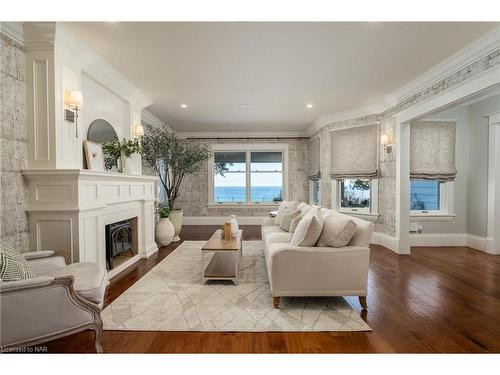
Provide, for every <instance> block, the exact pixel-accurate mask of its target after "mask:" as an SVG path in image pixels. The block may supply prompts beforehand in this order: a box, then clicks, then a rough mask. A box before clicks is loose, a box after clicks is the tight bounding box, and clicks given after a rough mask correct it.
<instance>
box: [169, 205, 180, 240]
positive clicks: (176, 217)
mask: <svg viewBox="0 0 500 375" xmlns="http://www.w3.org/2000/svg"><path fill="white" fill-rule="evenodd" d="M182 216H183V212H182V210H172V211H170V213H169V214H168V217H169V219H170V221H171V222H172V224H173V225H174V229H175V234H174V238H173V239H172V242H176V241H180V240H181V238H180V237H179V233H181V228H182Z"/></svg>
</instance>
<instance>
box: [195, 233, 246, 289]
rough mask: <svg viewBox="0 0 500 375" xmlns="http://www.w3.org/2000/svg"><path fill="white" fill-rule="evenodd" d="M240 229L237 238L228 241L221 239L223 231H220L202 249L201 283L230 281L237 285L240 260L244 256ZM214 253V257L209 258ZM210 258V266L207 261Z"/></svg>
mask: <svg viewBox="0 0 500 375" xmlns="http://www.w3.org/2000/svg"><path fill="white" fill-rule="evenodd" d="M242 234H243V231H242V230H241V229H240V230H239V231H238V235H237V236H236V237H235V238H231V239H230V240H228V241H226V240H224V239H223V238H221V230H220V229H218V230H217V231H215V233H214V234H213V235H212V237H210V239H209V240H208V241H207V243H206V244H205V245H203V247H202V248H201V281H202V284H205V283H206V282H207V280H230V281H232V282H233V283H234V284H235V285H237V280H238V271H239V266H240V258H241V254H242V241H241V236H242ZM212 253H213V256H212V257H211V258H209V257H208V256H209V255H210V254H212ZM206 258H209V260H208V264H205V263H207V262H206V261H205V259H206Z"/></svg>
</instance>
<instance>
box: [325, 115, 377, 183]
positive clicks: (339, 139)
mask: <svg viewBox="0 0 500 375" xmlns="http://www.w3.org/2000/svg"><path fill="white" fill-rule="evenodd" d="M330 137H331V140H332V169H331V177H332V178H335V179H344V178H376V177H377V176H378V169H377V166H378V158H377V145H378V142H377V125H363V126H356V127H352V128H348V129H341V130H334V131H331V132H330Z"/></svg>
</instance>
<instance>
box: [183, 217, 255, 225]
mask: <svg viewBox="0 0 500 375" xmlns="http://www.w3.org/2000/svg"><path fill="white" fill-rule="evenodd" d="M264 218H265V216H236V220H238V224H241V225H260V224H261V223H262V220H263V219H264ZM228 220H229V216H187V217H184V218H183V219H182V224H183V225H219V224H224V223H225V222H226V221H228Z"/></svg>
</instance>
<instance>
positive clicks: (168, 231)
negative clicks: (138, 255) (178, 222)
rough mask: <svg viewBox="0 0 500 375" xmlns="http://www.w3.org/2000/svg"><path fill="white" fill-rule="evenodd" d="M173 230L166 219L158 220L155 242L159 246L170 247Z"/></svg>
mask: <svg viewBox="0 0 500 375" xmlns="http://www.w3.org/2000/svg"><path fill="white" fill-rule="evenodd" d="M174 234H175V229H174V226H173V224H172V223H171V222H170V220H169V218H168V217H165V218H162V219H160V221H159V222H158V224H156V242H158V243H159V244H160V245H161V246H167V245H170V242H172V238H174Z"/></svg>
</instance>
